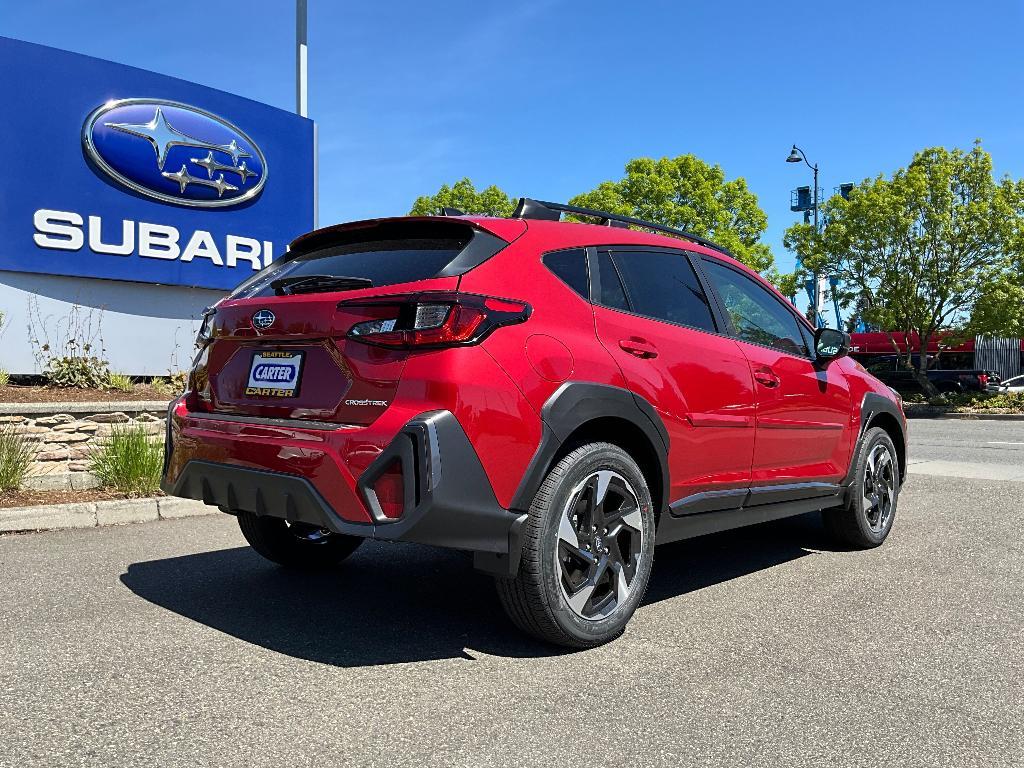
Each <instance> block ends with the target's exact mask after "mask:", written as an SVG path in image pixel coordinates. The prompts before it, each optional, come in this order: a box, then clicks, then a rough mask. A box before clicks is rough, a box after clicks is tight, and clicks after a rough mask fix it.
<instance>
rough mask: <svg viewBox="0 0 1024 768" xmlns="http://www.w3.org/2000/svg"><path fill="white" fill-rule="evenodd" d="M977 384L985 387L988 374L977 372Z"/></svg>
mask: <svg viewBox="0 0 1024 768" xmlns="http://www.w3.org/2000/svg"><path fill="white" fill-rule="evenodd" d="M978 384H980V385H981V388H982V389H984V388H985V387H987V386H988V374H987V373H979V374H978Z"/></svg>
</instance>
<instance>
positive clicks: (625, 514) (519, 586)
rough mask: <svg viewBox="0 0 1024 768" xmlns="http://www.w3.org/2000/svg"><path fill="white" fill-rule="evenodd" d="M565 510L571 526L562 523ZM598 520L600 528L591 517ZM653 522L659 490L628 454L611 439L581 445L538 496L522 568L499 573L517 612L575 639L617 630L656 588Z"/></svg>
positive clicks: (556, 639) (594, 640) (539, 633)
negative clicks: (513, 572) (655, 492)
mask: <svg viewBox="0 0 1024 768" xmlns="http://www.w3.org/2000/svg"><path fill="white" fill-rule="evenodd" d="M602 484H603V494H602V497H601V498H600V499H599V498H597V496H598V495H599V494H601V489H602ZM633 499H635V503H634V501H633ZM592 500H593V501H595V502H600V503H594V504H591V503H590V502H591V501H592ZM570 502H573V506H572V509H571V510H570V509H569V505H570ZM563 517H564V519H565V523H566V524H568V526H569V527H570V530H568V531H567V530H566V529H562V528H560V525H562V522H563ZM595 521H597V522H598V526H599V527H598V526H592V525H590V523H592V522H595ZM592 528H593V529H595V530H591V529H592ZM654 529H655V515H654V505H653V504H652V502H651V495H650V491H649V490H648V488H647V482H646V480H645V479H644V476H643V473H642V472H641V471H640V468H639V467H638V466H637V465H636V462H634V461H633V459H631V458H630V457H629V454H627V453H626V452H625V451H624V450H622V449H621V448H619V447H618V446H616V445H612V444H610V443H590V444H588V445H584V446H582V447H580V448H577V449H576V450H574V451H572V452H571V453H570V454H568V455H567V456H566V457H565V458H564V459H562V460H561V461H559V462H558V464H557V465H555V467H554V468H553V469H552V470H551V471H550V472H549V473H548V475H547V477H546V478H545V479H544V483H543V484H542V485H541V487H540V490H538V491H537V495H536V496H535V497H534V500H533V503H532V504H531V505H530V510H529V516H528V518H527V522H526V526H525V531H524V537H523V538H524V541H523V551H522V558H521V560H520V564H519V572H518V574H517V575H516V576H515V578H511V579H509V578H499V579H496V584H497V590H498V595H499V597H500V599H501V603H502V605H503V606H504V608H505V611H506V612H507V613H508V615H509V618H511V619H512V621H513V622H514V623H515V624H516V625H517V626H518V627H519V628H520V629H522V630H523V631H525V632H527V633H529V634H531V635H533V636H534V637H537V638H539V639H541V640H544V641H546V642H549V643H554V644H556V645H562V646H566V647H569V648H591V647H594V646H597V645H601V644H602V643H606V642H608V641H609V640H613V639H615V638H616V637H618V636H619V635H620V634H622V632H623V630H624V629H625V627H626V623H627V622H628V621H629V619H630V618H631V617H632V615H633V613H634V612H635V611H636V609H637V606H639V605H640V602H641V601H642V600H643V597H644V593H645V592H646V591H647V584H648V582H649V580H650V575H651V567H652V565H653V562H654ZM602 532H603V533H602ZM566 533H568V534H570V535H569V536H568V537H566V535H565V534H566ZM573 537H575V545H572V544H570V543H569V538H573ZM602 563H603V566H604V567H603V570H602ZM624 563H625V565H623V564H624ZM620 578H621V579H622V580H621V581H620ZM574 581H575V584H574V583H573V582H574ZM592 581H593V586H591V582H592ZM587 590H589V592H588V591H587ZM569 592H572V593H573V595H572V599H573V603H575V605H576V606H577V607H575V608H574V607H573V603H570V597H569ZM620 595H625V597H624V598H621V599H620ZM588 612H589V613H590V614H591V615H589V616H588V615H587V614H588Z"/></svg>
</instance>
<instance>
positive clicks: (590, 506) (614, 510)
mask: <svg viewBox="0 0 1024 768" xmlns="http://www.w3.org/2000/svg"><path fill="white" fill-rule="evenodd" d="M643 537H644V532H643V517H642V515H641V512H640V502H639V500H638V498H637V494H636V491H634V490H633V487H632V486H631V485H630V484H629V481H627V480H626V478H624V477H623V476H622V475H620V474H619V473H618V472H614V471H612V470H607V469H602V470H598V471H596V472H593V473H592V474H591V475H589V476H588V477H587V478H586V479H584V480H583V481H582V482H580V483H579V484H578V485H576V487H575V488H573V490H572V492H571V493H570V494H569V501H568V503H567V504H566V505H565V508H564V509H563V510H562V513H561V515H560V517H559V519H558V545H557V547H556V548H555V567H556V574H557V575H558V581H559V585H560V587H561V590H562V595H563V596H564V597H565V601H566V602H567V603H568V605H569V607H570V608H571V609H572V611H573V612H574V613H576V614H577V615H578V616H580V617H582V618H584V619H588V620H591V621H597V620H599V619H604V618H607V617H608V616H610V615H611V614H612V612H614V611H615V609H616V608H618V607H619V606H620V605H622V604H623V603H625V601H626V598H627V597H628V596H629V594H630V590H631V589H632V586H633V580H634V579H635V578H636V575H637V572H638V566H639V564H640V557H641V554H642V552H643V543H644V541H643Z"/></svg>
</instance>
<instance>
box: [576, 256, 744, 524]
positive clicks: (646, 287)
mask: <svg viewBox="0 0 1024 768" xmlns="http://www.w3.org/2000/svg"><path fill="white" fill-rule="evenodd" d="M590 258H591V260H592V262H591V275H592V282H593V284H592V291H593V294H592V299H593V301H594V305H595V307H594V316H595V320H596V327H597V335H598V338H599V339H600V341H601V343H602V344H603V345H604V346H605V348H606V349H607V350H608V351H609V352H610V353H611V355H612V357H613V358H614V359H615V361H616V362H617V363H618V365H619V368H620V369H621V371H622V373H623V376H624V377H625V379H626V381H627V384H628V386H629V387H630V389H631V390H632V391H634V392H636V393H637V394H639V395H641V396H642V397H644V398H645V399H646V400H647V401H648V402H649V403H650V404H651V405H652V406H653V407H654V408H655V410H657V411H658V413H659V414H660V415H661V417H662V420H663V421H664V423H665V426H666V428H667V430H668V432H669V439H670V444H671V447H670V455H669V470H670V474H671V488H670V494H669V498H670V500H671V501H673V502H683V503H682V505H677V510H679V509H683V511H686V509H687V508H688V509H689V511H707V510H709V509H714V508H725V507H729V506H735V505H736V503H738V502H737V501H736V500H737V499H738V498H739V497H741V496H742V494H743V493H744V492H745V489H746V487H747V485H748V482H749V479H750V464H751V458H752V455H753V448H754V429H753V426H754V424H753V404H754V394H753V386H752V383H751V377H750V370H749V367H748V366H747V362H746V359H745V358H744V357H743V354H742V353H741V352H740V350H739V347H738V345H737V344H736V342H735V341H733V340H732V339H730V338H728V337H727V336H724V335H721V334H720V333H719V326H718V323H719V322H720V321H719V320H716V318H715V312H714V310H713V308H712V305H711V304H710V302H709V301H708V298H707V295H706V294H705V291H704V289H703V287H702V285H701V283H700V281H699V279H698V276H697V274H696V272H695V271H694V269H693V266H692V264H691V262H690V259H689V257H688V256H687V254H686V253H685V252H683V251H676V250H671V249H664V250H660V249H654V248H643V249H641V248H627V247H606V248H597V249H591V253H590ZM730 490H736V491H737V493H736V494H729V493H728V491H730ZM707 492H712V493H710V494H708V495H705V496H703V497H701V498H694V497H695V495H696V494H700V493H705V494H707ZM716 492H725V493H723V494H722V495H721V496H720V497H719V496H717V495H716ZM686 499H689V500H691V501H693V502H694V504H695V506H689V505H687V504H686V502H685V500H686ZM715 499H718V501H717V506H716V502H715Z"/></svg>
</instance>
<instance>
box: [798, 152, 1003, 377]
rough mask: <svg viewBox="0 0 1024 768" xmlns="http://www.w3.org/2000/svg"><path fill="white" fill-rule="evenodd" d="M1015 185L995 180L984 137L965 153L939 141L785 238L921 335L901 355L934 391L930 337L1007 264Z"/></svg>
mask: <svg viewBox="0 0 1024 768" xmlns="http://www.w3.org/2000/svg"><path fill="white" fill-rule="evenodd" d="M1018 194H1019V189H1018V187H1017V186H1016V185H1014V184H1012V183H1010V182H1009V181H1008V180H1007V181H1004V182H1003V183H1002V184H997V183H996V181H995V179H994V178H993V176H992V158H991V156H990V155H989V154H988V152H985V151H984V150H983V149H982V147H981V142H980V141H979V142H975V145H974V147H973V148H972V149H971V150H969V151H966V152H965V151H963V150H959V149H954V150H947V149H944V148H942V147H933V148H930V149H925V150H922V151H921V152H918V153H917V154H916V155H914V158H913V160H912V161H911V162H910V165H909V166H907V167H906V168H901V169H900V170H898V171H896V172H895V173H894V174H893V175H892V178H890V179H886V178H884V177H882V176H879V177H877V178H875V179H866V180H865V181H863V182H862V183H861V184H859V185H858V186H857V187H856V188H854V190H853V192H852V193H851V194H850V198H849V200H844V199H843V198H842V197H839V196H836V197H833V198H832V199H831V200H829V201H828V202H826V203H825V205H824V212H825V220H826V225H825V227H824V228H823V230H822V232H821V233H820V234H816V233H815V232H814V231H813V228H812V227H810V226H808V225H805V224H797V225H794V226H793V227H790V228H789V229H788V230H787V231H786V236H785V244H786V247H787V248H790V249H791V250H795V251H796V252H797V253H800V254H801V255H802V256H803V260H804V264H805V266H806V267H807V268H808V269H811V270H817V271H818V272H820V273H823V274H828V275H834V276H836V277H837V278H838V279H839V286H838V288H837V290H838V291H839V298H840V300H841V302H842V303H843V304H845V305H849V304H850V303H852V302H854V301H856V300H857V299H858V298H860V299H862V302H863V304H864V305H866V306H865V309H864V316H865V320H867V321H868V322H871V323H875V324H877V325H879V326H880V327H881V328H883V329H886V330H889V331H900V332H903V333H906V334H908V336H909V335H910V334H913V333H916V334H917V335H918V337H919V340H918V345H919V346H918V349H917V350H913V349H911V348H909V347H908V349H907V350H906V353H905V354H904V355H902V356H901V359H902V361H903V364H904V365H905V366H906V367H907V368H910V369H912V370H914V372H915V374H916V376H917V379H918V382H919V383H920V385H921V387H922V388H923V389H924V391H925V392H926V393H928V394H929V395H931V396H935V395H937V394H938V392H937V391H936V389H935V388H934V386H933V385H932V384H931V382H930V381H929V380H928V378H927V375H926V370H927V365H928V357H927V354H926V353H925V352H926V350H927V347H928V343H929V341H931V340H932V339H933V338H934V337H935V335H936V333H937V332H938V331H940V330H942V329H947V328H953V327H956V326H962V325H963V324H964V321H965V320H966V318H967V316H968V315H969V314H970V312H971V310H972V309H973V308H974V307H975V306H976V304H977V302H978V299H979V297H980V296H981V295H982V294H983V293H984V292H985V290H986V288H987V287H988V286H991V285H992V283H993V281H994V280H998V279H999V277H1000V275H1003V274H1005V273H1006V271H1007V269H1008V267H1009V263H1008V259H1007V257H1006V255H1005V254H1006V251H1007V249H1008V248H1009V247H1011V242H1012V239H1013V235H1014V232H1015V231H1020V226H1019V220H1020V215H1019V213H1018V210H1020V206H1019V204H1018V203H1017V201H1016V196H1017V195H1018ZM865 297H866V298H865ZM893 345H894V347H895V341H894V342H893ZM915 351H916V352H917V353H918V364H917V366H916V368H915V367H914V365H913V353H914V352H915Z"/></svg>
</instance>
